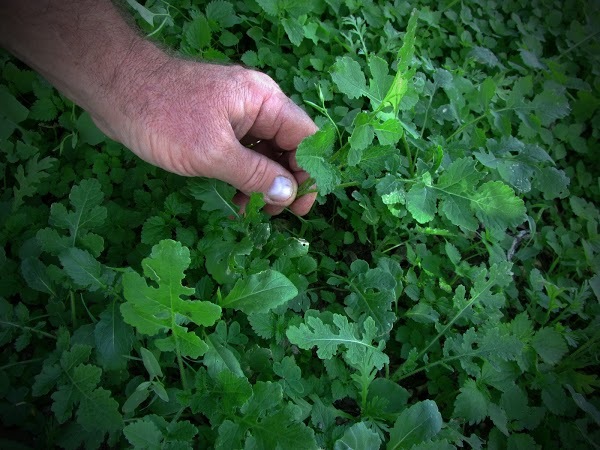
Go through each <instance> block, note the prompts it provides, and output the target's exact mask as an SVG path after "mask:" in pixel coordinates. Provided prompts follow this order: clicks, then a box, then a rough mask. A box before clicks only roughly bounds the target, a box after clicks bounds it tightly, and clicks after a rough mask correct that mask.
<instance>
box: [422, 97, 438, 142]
mask: <svg viewBox="0 0 600 450" xmlns="http://www.w3.org/2000/svg"><path fill="white" fill-rule="evenodd" d="M436 90H437V87H436V88H435V89H434V90H433V92H432V93H431V96H430V97H429V103H428V104H427V109H425V118H424V119H423V126H422V127H421V138H422V137H423V133H424V132H425V126H426V125H427V120H428V119H429V109H430V108H431V104H432V103H433V96H434V95H435V91H436Z"/></svg>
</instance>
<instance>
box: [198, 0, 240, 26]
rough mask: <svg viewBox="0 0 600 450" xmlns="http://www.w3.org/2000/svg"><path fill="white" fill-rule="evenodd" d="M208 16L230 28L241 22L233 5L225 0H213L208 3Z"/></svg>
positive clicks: (209, 18)
mask: <svg viewBox="0 0 600 450" xmlns="http://www.w3.org/2000/svg"><path fill="white" fill-rule="evenodd" d="M206 18H207V19H208V20H209V21H211V20H212V21H215V22H217V23H218V24H219V25H220V26H221V27H222V28H230V27H232V26H234V25H237V24H238V23H240V22H241V19H240V18H239V17H238V16H237V15H236V14H235V11H234V9H233V5H232V4H231V3H229V2H226V1H223V0H213V1H212V2H210V3H209V4H208V5H206Z"/></svg>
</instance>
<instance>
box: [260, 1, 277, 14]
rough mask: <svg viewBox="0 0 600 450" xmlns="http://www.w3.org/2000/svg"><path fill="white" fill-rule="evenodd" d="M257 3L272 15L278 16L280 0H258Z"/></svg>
mask: <svg viewBox="0 0 600 450" xmlns="http://www.w3.org/2000/svg"><path fill="white" fill-rule="evenodd" d="M256 3H258V5H259V6H260V7H261V8H262V10H263V11H264V12H266V13H267V14H268V15H270V16H277V15H278V14H279V1H278V0H256Z"/></svg>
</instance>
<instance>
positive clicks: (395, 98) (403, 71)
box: [383, 9, 419, 113]
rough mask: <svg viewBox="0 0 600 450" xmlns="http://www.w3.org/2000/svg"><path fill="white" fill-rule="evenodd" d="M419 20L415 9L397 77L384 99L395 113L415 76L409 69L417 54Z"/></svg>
mask: <svg viewBox="0 0 600 450" xmlns="http://www.w3.org/2000/svg"><path fill="white" fill-rule="evenodd" d="M418 18H419V14H418V12H417V10H416V9H414V10H413V11H412V13H411V15H410V18H409V19H408V26H407V28H406V33H405V34H404V39H403V41H402V47H401V48H400V50H399V52H398V65H397V68H396V76H395V77H394V81H393V82H392V85H391V86H390V89H389V90H388V92H387V93H386V94H385V97H384V99H383V103H387V102H389V103H390V104H391V105H392V107H393V109H394V112H395V113H398V110H399V108H400V102H401V101H402V98H403V97H404V95H405V94H406V92H407V91H408V85H409V83H410V81H411V79H412V77H413V75H414V70H409V67H410V65H411V61H412V59H413V56H414V54H415V33H416V30H417V20H418Z"/></svg>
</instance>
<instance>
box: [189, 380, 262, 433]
mask: <svg viewBox="0 0 600 450" xmlns="http://www.w3.org/2000/svg"><path fill="white" fill-rule="evenodd" d="M195 385H196V388H197V389H196V393H195V394H194V395H193V396H192V398H191V408H192V411H193V412H194V413H199V412H200V413H202V414H204V415H205V416H207V417H208V418H209V420H210V421H211V422H212V423H214V424H216V423H219V421H220V420H222V419H223V417H226V416H230V415H233V414H234V413H236V412H237V411H238V410H239V408H241V407H242V405H244V404H245V403H246V402H247V401H248V399H249V398H250V397H251V395H252V385H251V384H250V382H249V381H248V380H247V379H246V378H245V377H244V376H243V374H242V375H235V374H233V373H232V372H230V371H229V370H221V371H220V372H219V373H218V374H217V375H216V377H214V378H213V377H209V376H208V375H207V373H206V371H202V370H200V371H198V373H197V374H196V382H195Z"/></svg>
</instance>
